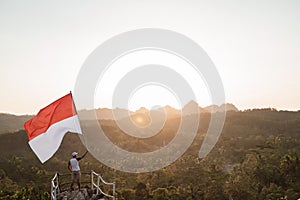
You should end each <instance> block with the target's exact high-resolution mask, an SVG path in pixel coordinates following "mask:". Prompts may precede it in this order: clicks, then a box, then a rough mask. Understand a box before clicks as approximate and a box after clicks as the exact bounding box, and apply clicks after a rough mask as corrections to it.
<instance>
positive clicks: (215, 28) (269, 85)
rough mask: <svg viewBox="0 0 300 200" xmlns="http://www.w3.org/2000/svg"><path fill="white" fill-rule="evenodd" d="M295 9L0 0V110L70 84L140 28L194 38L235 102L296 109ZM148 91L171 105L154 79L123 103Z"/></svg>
mask: <svg viewBox="0 0 300 200" xmlns="http://www.w3.org/2000/svg"><path fill="white" fill-rule="evenodd" d="M299 11H300V1H297V0H294V1H293V0H286V1H279V0H269V1H268V0H263V1H256V0H242V1H241V0H226V1H225V0H214V1H211V0H207V1H201V0H186V1H175V0H164V1H156V0H152V1H146V0H127V1H115V0H111V1H101V0H95V1H89V0H87V1H79V0H72V1H71V0H69V1H52V0H51V1H47V0H45V1H38V0H36V1H34V0H28V1H16V0H0V91H1V93H0V97H1V101H0V112H2V113H3V112H4V113H12V114H18V115H20V114H35V113H37V112H38V111H39V109H41V108H43V107H44V106H46V105H47V104H49V103H51V102H52V101H54V100H56V99H57V98H59V97H61V96H63V95H65V94H66V93H68V92H69V91H71V90H72V91H73V89H74V85H75V83H76V78H77V76H78V73H79V71H80V68H81V66H82V64H83V63H84V61H85V60H86V59H87V57H88V56H89V54H90V53H91V52H93V50H94V49H95V48H96V47H97V46H99V45H101V44H102V43H103V42H104V41H106V40H108V39H109V38H111V37H113V36H115V35H118V34H120V33H123V32H126V31H131V30H135V29H140V28H162V29H168V30H172V31H176V32H178V33H181V34H184V35H185V36H187V37H189V38H190V39H192V40H193V41H195V42H197V43H198V44H199V45H200V46H201V47H202V48H203V49H204V50H205V51H206V52H207V54H208V55H209V57H210V58H211V59H212V61H213V62H214V64H215V66H216V68H217V70H218V72H219V74H220V77H221V79H222V82H223V85H224V90H225V95H226V102H229V103H233V104H234V105H236V106H237V107H238V108H239V109H241V110H243V109H248V108H266V107H267V108H269V107H272V108H277V109H279V110H300V93H299V91H300V78H299V74H300V59H299V58H300V37H299V35H300V12H299ZM137 59H138V58H137ZM112 75H113V74H112ZM111 90H113V88H112V89H111ZM96 93H97V94H96V95H95V97H97V96H99V94H98V93H99V92H96ZM105 95H106V94H103V95H102V94H100V96H105ZM157 95H159V96H161V97H162V98H161V99H162V101H160V102H158V103H160V104H166V103H169V104H170V105H173V106H175V107H176V106H178V105H177V104H176V100H174V99H176V98H174V96H173V97H172V93H170V92H168V91H165V92H164V91H163V89H161V88H160V89H158V88H157V87H156V86H154V87H152V88H151V87H150V88H149V87H148V88H147V87H145V88H144V92H142V91H137V92H136V94H135V95H133V96H134V98H132V99H131V100H130V102H131V104H134V105H135V106H136V107H135V106H132V105H131V106H132V107H133V108H137V106H140V105H143V103H145V105H146V104H147V105H148V106H150V105H151V103H153V102H151V101H149V99H154V98H153V96H157ZM206 95H207V94H205V95H204V96H206ZM204 99H206V97H205V98H204ZM146 100H148V101H149V102H148V101H146ZM107 101H109V98H107V99H106V100H104V101H103V102H101V103H99V105H98V104H97V105H95V106H103V107H106V106H108V105H109V102H107ZM96 102H97V100H96ZM156 103H157V102H156ZM208 104H209V101H208V100H204V101H203V102H199V105H200V106H207V105H208ZM146 107H147V106H146Z"/></svg>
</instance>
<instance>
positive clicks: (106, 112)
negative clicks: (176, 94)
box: [79, 101, 239, 120]
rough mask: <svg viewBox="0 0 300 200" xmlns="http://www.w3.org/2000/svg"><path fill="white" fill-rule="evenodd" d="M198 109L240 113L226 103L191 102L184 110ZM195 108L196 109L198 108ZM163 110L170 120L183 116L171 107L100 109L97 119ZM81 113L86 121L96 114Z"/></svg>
mask: <svg viewBox="0 0 300 200" xmlns="http://www.w3.org/2000/svg"><path fill="white" fill-rule="evenodd" d="M195 105H196V106H197V107H198V109H199V110H198V112H199V113H216V112H223V111H224V110H226V111H239V110H238V109H237V108H236V106H235V105H233V104H230V103H226V104H222V105H221V106H218V105H211V106H207V107H200V106H199V105H198V104H197V103H196V102H195V101H190V102H189V103H187V104H186V105H185V106H184V107H183V110H184V109H188V108H189V107H190V106H191V107H194V106H195ZM196 106H195V107H196ZM162 109H164V112H165V114H166V115H167V117H168V118H174V117H179V116H180V115H181V110H179V109H176V108H173V107H171V106H169V105H167V106H164V107H159V108H156V109H153V110H149V109H147V108H145V107H141V108H139V109H138V110H136V111H130V110H127V109H123V108H115V109H109V108H98V109H96V112H95V113H96V117H97V119H104V120H120V119H122V118H124V117H127V116H128V113H129V115H134V114H138V113H143V114H147V113H150V112H151V111H154V112H155V111H158V112H161V111H162ZM79 112H80V116H82V117H83V118H85V119H87V120H88V119H89V117H88V116H89V115H90V114H91V112H94V111H93V110H81V111H79ZM195 112H196V111H195V110H190V111H189V112H187V113H188V114H194V113H195Z"/></svg>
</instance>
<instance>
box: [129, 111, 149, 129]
mask: <svg viewBox="0 0 300 200" xmlns="http://www.w3.org/2000/svg"><path fill="white" fill-rule="evenodd" d="M131 119H132V122H133V123H134V124H135V125H137V126H140V127H145V126H148V125H149V124H150V117H149V116H148V115H147V114H144V113H142V114H141V113H139V114H134V115H132V116H131Z"/></svg>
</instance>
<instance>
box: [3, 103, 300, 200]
mask: <svg viewBox="0 0 300 200" xmlns="http://www.w3.org/2000/svg"><path fill="white" fill-rule="evenodd" d="M213 114H214V115H218V113H203V114H202V115H201V118H200V127H199V129H198V134H197V136H196V138H195V140H194V142H193V144H192V145H191V146H190V148H189V149H188V150H187V152H186V153H185V154H184V155H183V156H182V157H180V158H179V159H178V160H177V161H176V162H174V163H173V164H171V165H170V166H168V167H165V168H164V169H161V170H158V171H155V172H152V173H144V174H128V173H124V172H120V171H115V170H113V169H110V168H108V167H106V166H104V165H103V164H101V163H100V162H99V161H97V160H96V159H95V158H93V157H92V156H91V155H89V154H88V155H87V157H86V158H85V159H84V161H81V163H80V164H81V168H82V171H89V170H91V169H93V170H95V171H97V172H99V173H100V174H101V175H102V176H103V178H104V179H105V180H108V181H115V182H116V186H117V188H116V190H117V198H118V199H136V200H140V199H141V200H142V199H149V200H154V199H162V200H163V199H221V200H222V199H224V200H225V199H230V198H232V199H250V200H251V199H280V198H285V199H297V198H299V197H300V161H299V160H300V159H299V158H300V112H283V111H276V110H274V109H254V110H248V111H244V112H241V111H239V112H228V113H227V116H226V121H225V125H224V129H223V131H222V134H221V137H220V139H219V141H218V143H217V145H216V146H215V147H214V149H213V151H212V152H211V153H210V154H209V155H208V156H207V157H205V158H204V159H202V160H198V159H197V156H198V151H199V148H200V145H201V143H202V141H203V136H204V134H205V133H206V130H207V127H208V124H209V122H210V117H211V115H213ZM179 122H180V120H178V118H172V119H168V121H167V123H166V124H165V127H164V129H163V130H162V131H161V134H158V135H157V137H156V139H154V138H149V139H139V140H137V139H135V138H130V137H128V136H127V135H126V134H125V133H123V132H122V130H120V129H119V128H118V126H117V124H116V123H115V122H114V121H113V120H100V121H99V123H100V124H101V125H102V127H103V129H104V130H108V131H106V134H107V137H108V138H110V139H111V140H112V141H113V142H114V143H115V144H116V145H118V146H119V147H121V148H124V149H126V150H128V151H134V152H146V151H151V150H155V149H157V148H160V147H161V145H163V143H161V141H162V140H163V139H165V140H166V141H169V140H171V139H172V138H173V137H174V131H176V127H178V123H179ZM27 141H28V140H27V136H26V133H25V131H24V130H20V131H17V132H14V133H9V134H1V135H0V187H1V191H0V198H4V197H5V199H13V196H15V197H16V198H15V199H18V198H19V199H21V197H22V195H23V197H24V196H25V197H26V198H29V199H47V198H49V196H48V195H49V193H47V192H48V191H49V180H50V179H51V178H52V176H53V175H54V173H55V172H56V171H59V172H62V173H66V172H67V161H68V159H69V158H70V153H71V152H72V151H74V150H76V151H78V152H79V153H83V152H84V151H85V147H84V146H83V145H82V143H81V141H80V139H79V138H78V136H77V135H76V134H71V133H68V134H67V135H66V136H65V138H64V140H63V143H62V145H61V147H60V149H59V150H58V151H57V153H56V154H55V155H54V157H53V158H51V159H50V160H49V161H47V162H46V163H45V164H44V165H43V164H41V163H40V162H39V161H38V160H37V158H36V157H35V155H34V154H33V152H32V151H31V149H30V148H29V146H28V144H27ZM159 141H160V143H159ZM17 192H18V193H17ZM5 195H6V196H5ZM18 195H19V196H18ZM30 195H31V196H30ZM6 197H7V198H6ZM8 197H11V198H8ZM17 197H18V198H17ZM25 197H24V198H25Z"/></svg>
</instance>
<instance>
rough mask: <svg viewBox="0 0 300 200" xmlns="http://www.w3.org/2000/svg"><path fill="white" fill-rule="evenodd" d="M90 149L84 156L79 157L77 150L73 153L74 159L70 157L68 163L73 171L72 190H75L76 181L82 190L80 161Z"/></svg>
mask: <svg viewBox="0 0 300 200" xmlns="http://www.w3.org/2000/svg"><path fill="white" fill-rule="evenodd" d="M87 152H88V151H86V152H85V154H83V156H81V157H79V156H78V153H77V152H73V153H72V157H73V158H72V159H70V161H69V163H68V169H69V170H70V171H71V172H72V183H71V190H73V185H74V183H77V185H78V189H79V190H80V167H79V163H78V161H79V160H81V159H82V158H84V156H85V155H86V154H87Z"/></svg>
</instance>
